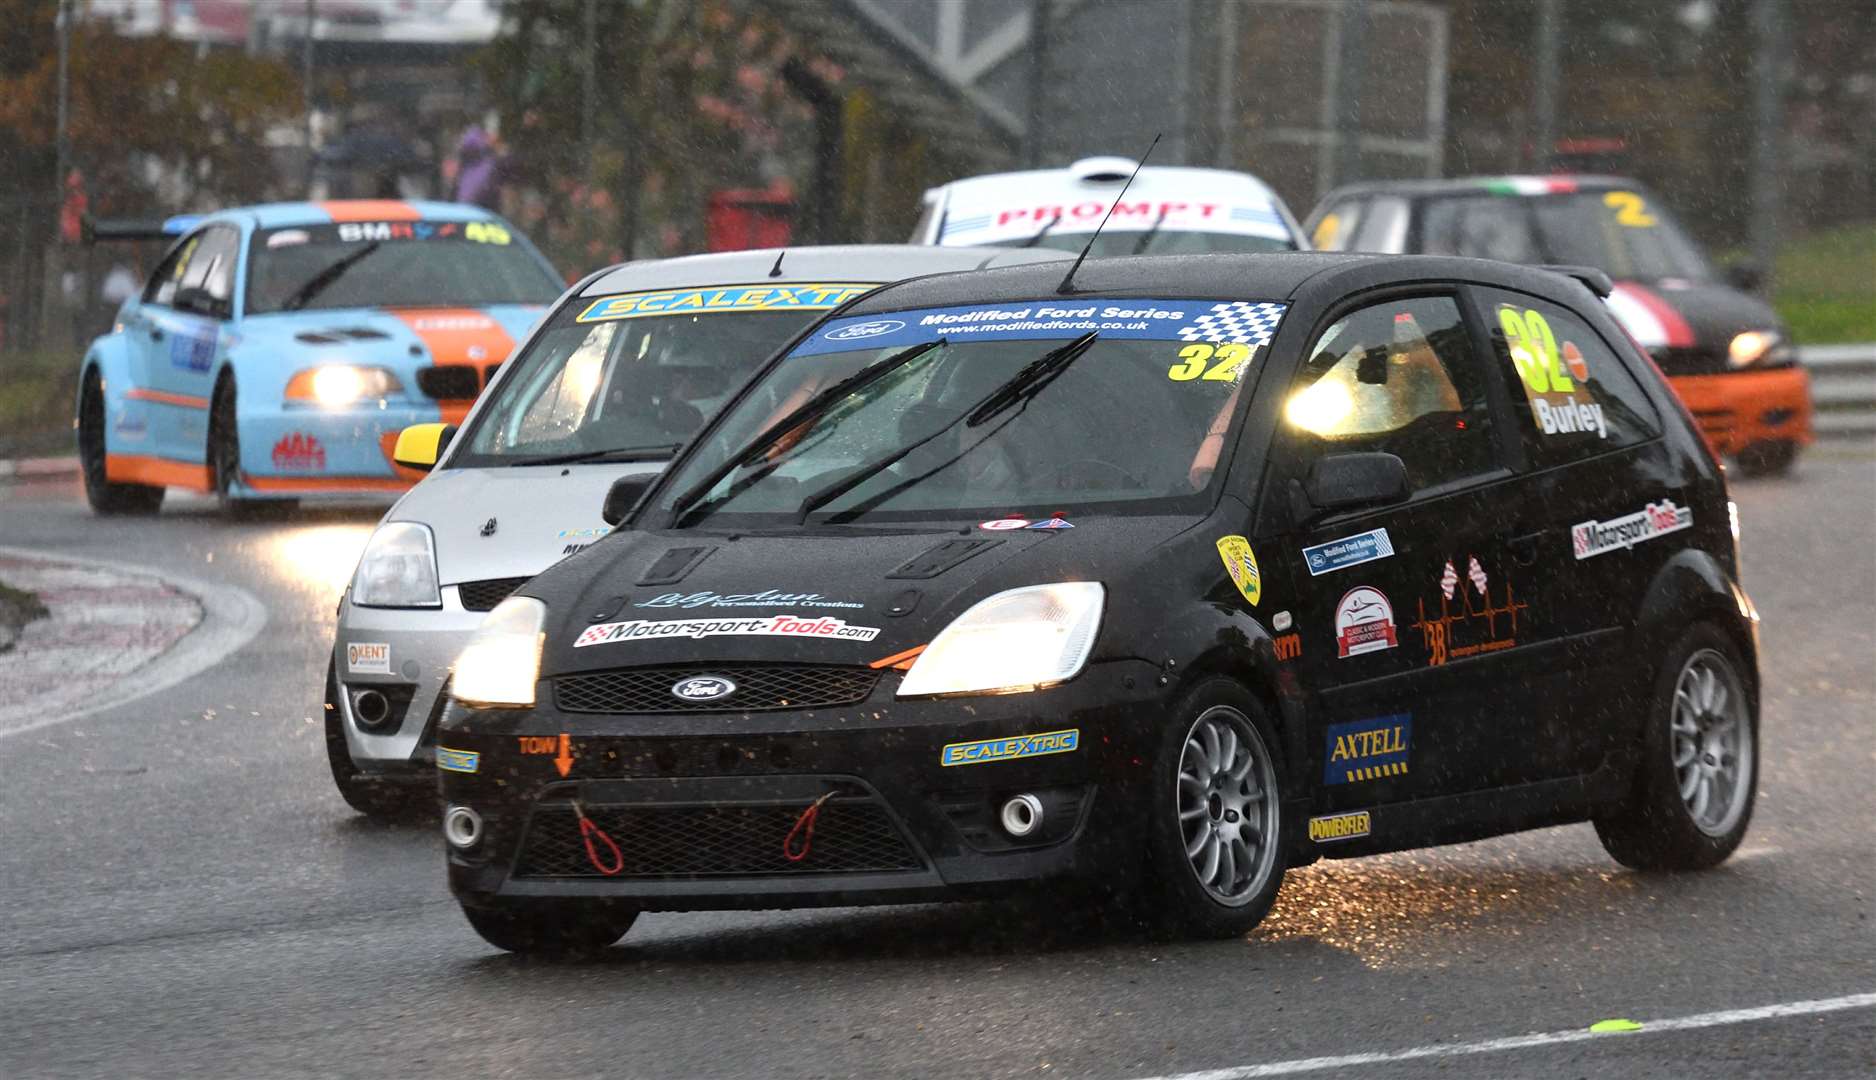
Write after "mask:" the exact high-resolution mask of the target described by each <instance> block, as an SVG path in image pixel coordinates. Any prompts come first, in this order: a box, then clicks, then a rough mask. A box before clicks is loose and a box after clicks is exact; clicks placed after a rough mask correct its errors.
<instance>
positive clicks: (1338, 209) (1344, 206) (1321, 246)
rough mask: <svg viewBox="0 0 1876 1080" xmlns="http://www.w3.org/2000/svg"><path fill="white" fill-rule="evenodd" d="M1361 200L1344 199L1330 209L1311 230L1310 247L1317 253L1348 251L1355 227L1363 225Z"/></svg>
mask: <svg viewBox="0 0 1876 1080" xmlns="http://www.w3.org/2000/svg"><path fill="white" fill-rule="evenodd" d="M1361 206H1362V204H1361V200H1360V199H1343V200H1342V201H1341V202H1338V203H1336V204H1335V205H1334V206H1333V207H1330V209H1329V212H1328V213H1326V214H1324V215H1322V217H1321V218H1320V219H1319V220H1317V222H1316V227H1315V228H1314V229H1311V230H1310V235H1309V243H1310V246H1311V247H1313V248H1315V249H1316V250H1317V251H1346V250H1348V240H1349V237H1351V236H1354V235H1355V226H1357V225H1359V224H1361Z"/></svg>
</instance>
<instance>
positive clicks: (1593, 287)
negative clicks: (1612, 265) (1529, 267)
mask: <svg viewBox="0 0 1876 1080" xmlns="http://www.w3.org/2000/svg"><path fill="white" fill-rule="evenodd" d="M1538 269H1539V270H1548V271H1550V272H1551V273H1553V274H1562V275H1563V276H1564V277H1568V278H1575V279H1576V280H1578V281H1580V282H1582V283H1583V284H1584V285H1585V286H1587V287H1588V288H1589V291H1590V292H1593V293H1595V294H1596V295H1597V296H1600V297H1602V298H1603V299H1604V300H1607V299H1609V294H1610V293H1612V292H1614V291H1615V282H1613V281H1610V280H1609V275H1608V274H1605V273H1603V272H1602V271H1601V270H1598V269H1596V268H1595V267H1593V266H1540V267H1538Z"/></svg>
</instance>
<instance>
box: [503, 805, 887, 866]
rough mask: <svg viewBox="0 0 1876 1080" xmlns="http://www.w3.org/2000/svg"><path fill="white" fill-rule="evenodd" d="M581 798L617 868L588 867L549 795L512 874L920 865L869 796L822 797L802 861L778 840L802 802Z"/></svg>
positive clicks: (569, 815) (572, 820)
mask: <svg viewBox="0 0 1876 1080" xmlns="http://www.w3.org/2000/svg"><path fill="white" fill-rule="evenodd" d="M583 806H584V809H585V812H586V816H587V818H588V819H589V820H590V821H592V822H593V824H595V825H597V826H599V828H600V829H602V830H604V831H605V833H606V835H607V836H610V837H611V838H612V841H613V843H615V844H618V845H619V855H620V857H621V859H622V861H623V865H622V866H621V868H620V870H619V872H618V873H616V874H602V873H600V872H599V870H598V869H596V868H595V867H594V866H593V863H592V861H591V859H589V858H588V857H587V853H586V845H585V843H584V841H583V840H582V838H581V836H580V823H579V817H578V815H576V814H575V813H574V810H573V805H572V804H571V803H566V802H551V803H541V804H540V805H538V806H536V807H535V809H534V816H533V817H532V818H531V819H530V820H529V822H528V831H527V835H526V837H525V838H524V839H523V840H522V844H521V854H520V856H519V857H518V858H517V860H516V862H515V876H516V877H524V878H543V877H560V878H566V877H577V878H603V877H616V878H648V877H722V876H735V877H747V876H753V875H774V874H835V873H862V872H874V873H878V872H891V871H897V870H918V869H921V868H922V866H923V864H922V863H921V862H920V860H919V857H918V854H917V853H916V852H915V851H914V850H913V849H912V846H911V845H910V844H908V843H907V842H906V840H905V838H904V837H903V836H901V835H900V833H899V829H898V827H897V826H895V825H894V824H893V823H892V819H891V817H889V816H888V815H887V813H886V810H885V808H884V807H883V806H881V805H880V804H879V802H878V800H876V799H874V798H872V797H870V796H846V797H842V798H837V799H830V800H828V801H827V802H826V803H825V804H823V805H822V807H821V809H820V810H819V811H818V814H817V817H816V819H815V823H814V836H813V839H812V840H811V842H810V844H809V848H808V855H807V857H806V858H804V859H802V860H800V861H799V862H791V861H790V860H789V859H788V857H787V856H786V855H784V854H783V853H782V844H783V843H784V842H785V841H786V840H787V839H788V834H789V831H790V830H792V829H793V828H794V827H795V823H796V822H797V821H798V820H800V818H801V813H802V811H803V810H805V809H806V808H807V807H806V804H795V803H790V804H787V805H774V806H770V805H759V804H750V805H736V804H729V805H709V806H648V805H639V804H626V805H608V804H593V803H586V804H583ZM596 843H597V841H596ZM798 843H799V840H797V844H798ZM597 850H598V851H599V852H600V856H601V858H602V859H603V860H605V862H606V863H607V865H610V863H611V855H612V852H611V849H609V848H607V847H606V846H605V845H604V844H603V843H598V845H597Z"/></svg>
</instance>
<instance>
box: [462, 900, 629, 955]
mask: <svg viewBox="0 0 1876 1080" xmlns="http://www.w3.org/2000/svg"><path fill="white" fill-rule="evenodd" d="M462 913H463V917H464V918H466V919H468V920H469V925H470V926H472V927H474V928H475V932H476V933H478V934H480V935H482V940H483V941H486V942H488V943H489V944H490V945H493V946H495V947H496V948H498V949H504V950H506V951H508V952H511V953H520V954H522V955H528V956H546V957H555V958H575V957H583V956H592V955H593V954H595V953H598V952H600V951H602V950H604V949H605V948H606V947H607V946H609V945H611V944H613V943H614V942H616V941H618V940H619V939H620V938H622V937H624V936H625V934H626V931H628V930H630V929H632V924H633V923H634V922H636V921H638V912H637V911H635V910H633V909H631V908H622V907H612V906H603V907H601V906H589V905H581V906H579V907H572V906H558V905H556V906H553V907H545V906H543V907H521V906H515V907H500V908H483V907H471V906H470V905H468V904H464V905H462Z"/></svg>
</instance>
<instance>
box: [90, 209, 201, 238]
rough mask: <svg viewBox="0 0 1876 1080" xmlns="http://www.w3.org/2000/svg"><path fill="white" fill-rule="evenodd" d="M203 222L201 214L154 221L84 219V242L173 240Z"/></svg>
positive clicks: (182, 215) (141, 219)
mask: <svg viewBox="0 0 1876 1080" xmlns="http://www.w3.org/2000/svg"><path fill="white" fill-rule="evenodd" d="M201 220H202V215H200V214H177V215H175V216H173V217H167V218H163V219H162V220H160V221H152V220H149V219H146V218H113V219H110V220H106V221H99V220H98V219H96V218H91V217H87V218H85V219H84V233H83V235H84V240H85V243H87V244H97V243H103V242H105V241H111V240H173V239H175V238H176V237H178V236H181V235H182V234H183V233H186V232H188V231H189V230H190V229H193V228H195V227H196V224H197V223H198V222H200V221H201Z"/></svg>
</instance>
